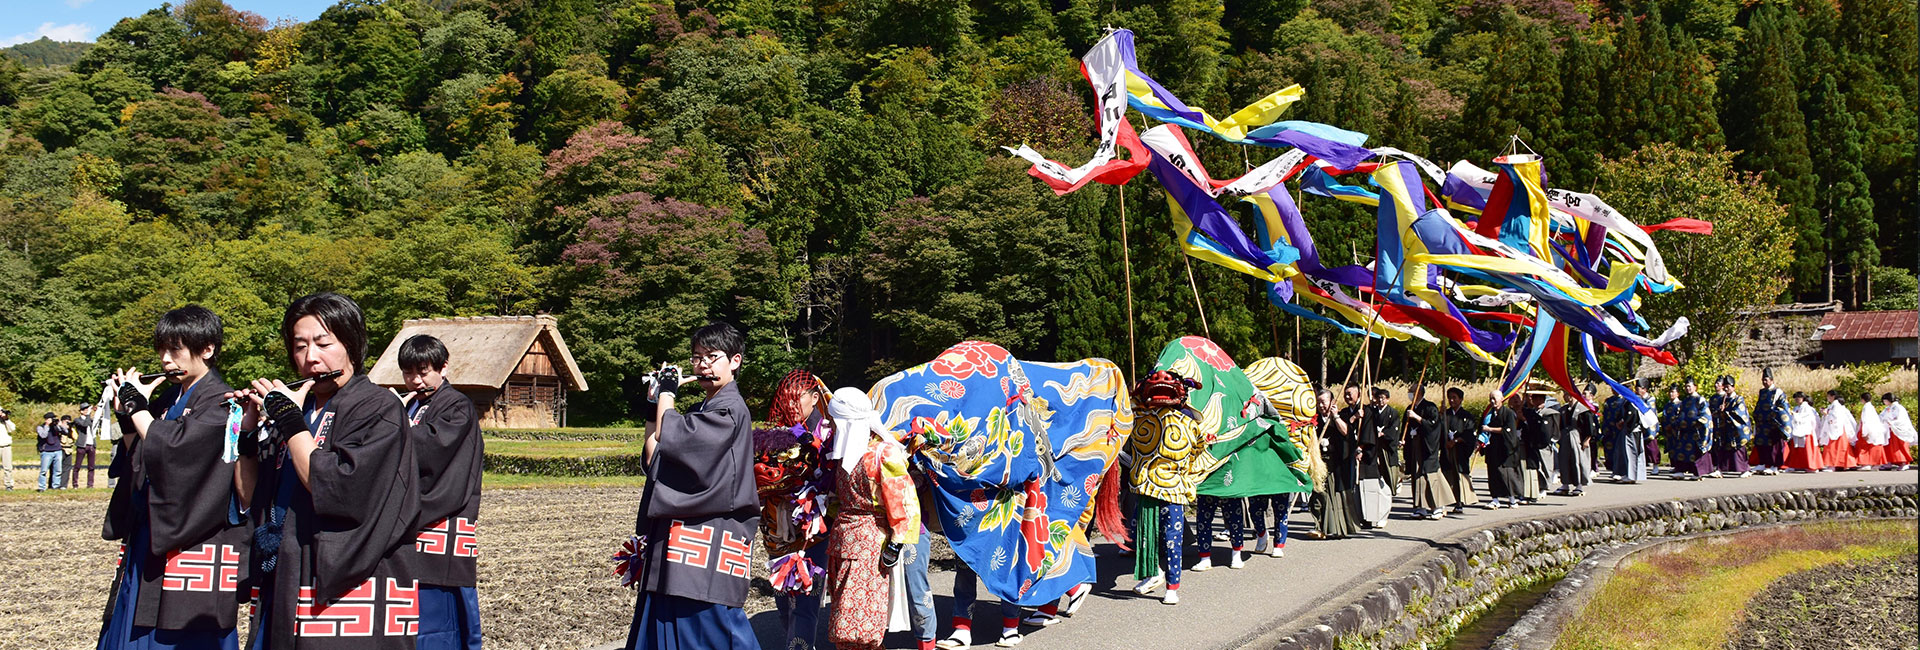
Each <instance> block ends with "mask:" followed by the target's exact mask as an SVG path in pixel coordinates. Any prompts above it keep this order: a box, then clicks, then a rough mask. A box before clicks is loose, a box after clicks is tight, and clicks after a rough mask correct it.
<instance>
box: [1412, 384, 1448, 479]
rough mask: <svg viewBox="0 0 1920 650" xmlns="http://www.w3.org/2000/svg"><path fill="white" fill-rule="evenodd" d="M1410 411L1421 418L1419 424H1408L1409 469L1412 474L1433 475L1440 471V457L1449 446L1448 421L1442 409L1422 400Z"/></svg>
mask: <svg viewBox="0 0 1920 650" xmlns="http://www.w3.org/2000/svg"><path fill="white" fill-rule="evenodd" d="M1408 410H1409V411H1412V412H1414V413H1417V414H1419V415H1420V418H1421V420H1420V421H1419V422H1408V423H1407V426H1408V429H1409V430H1408V431H1407V467H1408V469H1409V470H1410V473H1412V474H1432V473H1434V472H1438V471H1440V455H1441V453H1442V451H1443V450H1445V449H1446V445H1447V428H1446V421H1445V419H1444V418H1443V417H1442V415H1441V414H1440V407H1438V406H1435V405H1434V403H1433V402H1430V401H1427V400H1421V401H1420V403H1419V404H1415V405H1413V406H1412V407H1409V408H1408Z"/></svg>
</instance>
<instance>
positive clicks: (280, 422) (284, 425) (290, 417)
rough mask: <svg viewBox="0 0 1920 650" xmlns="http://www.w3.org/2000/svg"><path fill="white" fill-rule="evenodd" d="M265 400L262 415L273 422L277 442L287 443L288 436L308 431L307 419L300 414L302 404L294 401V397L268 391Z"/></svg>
mask: <svg viewBox="0 0 1920 650" xmlns="http://www.w3.org/2000/svg"><path fill="white" fill-rule="evenodd" d="M265 402H266V403H265V406H264V407H262V409H261V413H260V415H261V417H263V418H266V420H267V421H268V422H272V423H273V430H274V434H275V436H276V438H275V440H274V441H275V442H277V443H280V444H286V442H287V439H288V438H292V437H293V436H294V435H295V434H299V433H305V432H307V420H306V418H304V417H302V416H301V415H300V405H299V404H295V403H293V398H290V397H287V395H286V393H282V392H279V391H274V392H271V393H267V397H266V400H265Z"/></svg>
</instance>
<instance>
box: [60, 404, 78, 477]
mask: <svg viewBox="0 0 1920 650" xmlns="http://www.w3.org/2000/svg"><path fill="white" fill-rule="evenodd" d="M74 438H75V436H74V435H73V416H71V415H62V416H60V487H61V488H64V489H68V490H71V489H73V451H74V450H73V439H74Z"/></svg>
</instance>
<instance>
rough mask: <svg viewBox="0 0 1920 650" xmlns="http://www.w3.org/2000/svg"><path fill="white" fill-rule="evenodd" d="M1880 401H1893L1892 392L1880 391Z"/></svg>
mask: <svg viewBox="0 0 1920 650" xmlns="http://www.w3.org/2000/svg"><path fill="white" fill-rule="evenodd" d="M1880 401H1882V402H1891V401H1894V399H1893V393H1881V394H1880Z"/></svg>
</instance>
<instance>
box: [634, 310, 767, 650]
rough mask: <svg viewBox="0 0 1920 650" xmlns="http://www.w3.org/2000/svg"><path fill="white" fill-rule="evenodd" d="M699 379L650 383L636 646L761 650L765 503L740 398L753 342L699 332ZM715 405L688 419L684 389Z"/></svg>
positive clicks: (708, 329) (723, 331)
mask: <svg viewBox="0 0 1920 650" xmlns="http://www.w3.org/2000/svg"><path fill="white" fill-rule="evenodd" d="M691 343H692V346H691V347H692V348H693V357H692V358H691V359H690V360H689V364H688V369H689V370H690V371H692V372H691V374H689V375H686V376H682V374H681V372H680V369H679V368H677V367H674V366H666V367H664V368H662V369H660V370H659V371H656V372H654V373H652V374H651V375H649V376H648V378H647V379H648V381H647V385H648V386H647V393H648V394H647V396H648V401H649V402H650V404H649V406H650V408H651V412H650V413H648V414H647V415H646V418H647V428H646V430H647V438H646V449H645V455H644V461H645V463H646V466H647V486H646V490H645V492H643V493H642V494H641V496H640V512H639V516H638V518H637V520H636V521H635V523H634V533H635V535H636V537H637V538H638V540H639V542H638V544H637V546H638V548H639V550H638V553H637V555H638V557H637V558H636V561H637V562H638V563H639V571H638V573H639V576H638V578H637V580H636V581H635V583H634V584H636V585H637V586H639V588H640V595H639V598H637V599H636V600H635V602H634V605H633V625H632V626H631V627H630V628H629V629H628V633H627V647H628V648H758V647H759V642H758V641H757V640H756V639H755V637H754V634H753V626H752V625H750V624H749V623H748V622H747V615H746V611H745V610H743V609H741V607H742V606H743V605H745V604H746V599H747V588H748V585H749V584H750V583H749V581H748V577H749V576H750V575H751V573H752V563H753V540H754V538H755V537H756V533H757V532H758V531H759V530H760V498H759V494H758V490H757V487H756V484H755V482H754V475H753V414H752V413H751V412H749V411H748V410H747V402H746V400H745V399H742V398H741V397H740V388H739V387H738V386H737V385H735V383H734V377H735V373H738V372H739V371H740V365H741V355H742V353H744V352H745V350H746V341H745V340H744V339H743V338H741V336H740V332H739V330H736V329H734V328H733V326H731V325H728V324H726V323H710V324H708V325H706V326H705V327H701V328H700V329H698V330H695V331H694V332H693V337H692V341H691ZM689 382H698V384H699V386H700V389H701V390H702V391H704V392H705V393H706V400H705V401H703V402H701V403H700V404H699V405H698V406H695V407H693V408H691V409H688V410H687V412H685V413H681V412H679V411H677V410H675V408H674V401H675V397H676V393H678V392H679V391H680V390H681V386H682V385H683V384H686V383H689Z"/></svg>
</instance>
